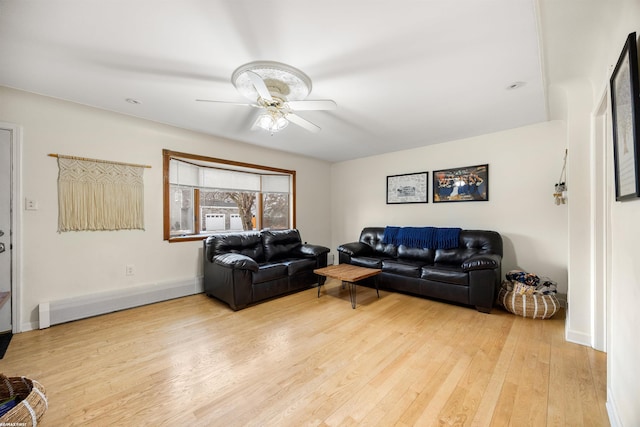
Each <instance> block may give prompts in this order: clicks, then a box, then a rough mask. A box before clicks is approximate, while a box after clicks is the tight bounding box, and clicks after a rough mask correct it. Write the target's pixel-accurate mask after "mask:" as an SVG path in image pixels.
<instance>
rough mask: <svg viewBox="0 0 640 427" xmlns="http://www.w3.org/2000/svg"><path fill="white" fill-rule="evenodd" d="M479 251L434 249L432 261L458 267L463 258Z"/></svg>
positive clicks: (463, 260) (465, 258)
mask: <svg viewBox="0 0 640 427" xmlns="http://www.w3.org/2000/svg"><path fill="white" fill-rule="evenodd" d="M478 253H480V251H479V250H477V249H469V248H467V249H463V248H459V249H436V255H435V258H434V260H433V261H434V263H436V264H448V265H453V266H457V267H460V266H461V265H462V263H463V262H465V260H467V259H468V258H471V257H472V256H474V255H477V254H478Z"/></svg>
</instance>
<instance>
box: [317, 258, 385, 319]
mask: <svg viewBox="0 0 640 427" xmlns="http://www.w3.org/2000/svg"><path fill="white" fill-rule="evenodd" d="M381 271H382V270H380V269H379V268H366V267H359V266H357V265H351V264H338V265H330V266H328V267H324V268H317V269H315V270H313V272H314V273H316V274H319V275H320V276H326V277H331V278H333V279H338V280H340V281H342V285H343V286H344V285H347V286H348V287H349V299H350V300H351V308H356V284H357V282H358V281H360V280H362V279H366V278H367V277H372V276H377V275H378V274H380V272H381ZM375 283H376V293H377V294H378V298H380V291H379V290H378V278H377V277H376V280H375ZM320 286H321V285H318V298H320Z"/></svg>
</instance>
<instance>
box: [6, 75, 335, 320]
mask: <svg viewBox="0 0 640 427" xmlns="http://www.w3.org/2000/svg"><path fill="white" fill-rule="evenodd" d="M0 121H1V122H7V123H14V124H17V125H20V126H22V129H23V156H22V159H23V162H22V173H23V176H22V188H23V196H24V197H28V198H31V199H34V200H36V201H37V202H38V205H39V209H38V210H37V211H24V212H23V232H22V237H23V260H22V261H23V270H24V271H23V274H22V296H23V299H22V310H23V313H22V317H23V318H22V319H19V321H20V322H21V325H22V328H23V329H30V328H32V327H33V326H34V325H36V324H37V323H35V322H37V320H38V318H37V316H38V313H37V307H38V304H39V303H40V302H43V301H53V300H56V299H61V298H68V297H72V296H81V295H91V294H94V293H97V292H104V291H114V290H118V289H123V288H128V287H132V286H138V285H147V284H153V283H161V282H166V281H170V280H181V279H195V278H197V277H199V276H201V275H202V266H201V263H202V249H201V247H202V243H201V242H199V241H197V242H183V243H171V244H170V243H167V242H165V241H163V240H162V218H163V216H162V215H163V212H162V149H163V148H167V149H170V150H175V151H182V152H187V153H194V154H201V155H205V156H212V157H218V158H224V159H229V160H237V161H244V162H248V163H256V164H261V165H268V166H273V167H278V168H284V169H292V170H296V171H297V226H298V228H299V229H300V232H301V235H302V238H303V239H304V240H306V241H308V242H310V243H317V244H322V245H325V246H329V245H330V243H331V242H330V240H329V236H330V208H331V205H330V197H329V191H330V185H329V180H330V178H329V174H330V164H329V163H326V162H323V161H318V160H313V159H309V158H304V157H301V156H296V155H292V154H287V153H283V152H279V151H274V150H268V149H263V148H257V147H255V146H250V145H246V144H243V143H240V142H237V141H229V140H223V139H220V138H215V137H210V136H206V135H202V134H198V133H194V132H189V131H185V130H181V129H177V128H174V127H171V126H166V125H162V124H158V123H154V122H150V121H146V120H141V119H137V118H133V117H128V116H124V115H120V114H115V113H111V112H107V111H103V110H99V109H95V108H90V107H86V106H82V105H78V104H74V103H69V102H65V101H61V100H56V99H52V98H47V97H42V96H38V95H34V94H30V93H26V92H21V91H16V90H12V89H8V88H3V87H0ZM48 153H60V154H66V155H74V156H81V157H90V158H98V159H105V160H114V161H122V162H128V163H138V164H148V165H151V166H152V168H151V169H145V172H144V184H145V205H144V209H145V228H146V229H145V231H139V230H138V231H115V232H109V231H102V232H67V233H61V234H58V233H57V232H56V230H57V218H58V212H57V209H58V203H57V177H58V166H57V162H56V160H55V159H54V158H51V157H48V156H47V154H48ZM20 205H21V206H22V205H23V203H22V202H21V203H20ZM127 264H133V265H135V270H136V274H135V276H125V265H127Z"/></svg>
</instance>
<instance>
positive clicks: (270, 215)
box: [262, 193, 289, 230]
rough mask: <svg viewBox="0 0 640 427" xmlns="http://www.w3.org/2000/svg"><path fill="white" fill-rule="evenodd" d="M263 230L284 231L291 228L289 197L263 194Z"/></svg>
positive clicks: (278, 194) (279, 194) (277, 194)
mask: <svg viewBox="0 0 640 427" xmlns="http://www.w3.org/2000/svg"><path fill="white" fill-rule="evenodd" d="M262 206H263V215H262V228H269V229H275V230H284V229H287V228H289V195H288V194H282V193H263V196H262Z"/></svg>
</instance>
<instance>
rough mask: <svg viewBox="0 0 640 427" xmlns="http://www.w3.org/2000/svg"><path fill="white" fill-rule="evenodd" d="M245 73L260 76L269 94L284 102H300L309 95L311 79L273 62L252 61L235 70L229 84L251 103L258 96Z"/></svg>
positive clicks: (293, 69)
mask: <svg viewBox="0 0 640 427" xmlns="http://www.w3.org/2000/svg"><path fill="white" fill-rule="evenodd" d="M247 71H251V72H253V73H255V74H257V75H258V76H260V78H262V80H264V82H265V84H266V86H267V89H268V90H269V92H270V93H271V94H272V95H274V96H277V97H279V98H282V99H284V100H287V101H298V100H302V99H305V98H306V97H307V96H308V95H309V93H311V79H310V78H309V76H307V75H306V74H305V73H303V72H302V71H300V70H298V69H297V68H294V67H292V66H290V65H287V64H282V63H280V62H275V61H254V62H249V63H248V64H244V65H241V66H240V67H238V68H236V70H235V71H234V72H233V74H232V75H231V83H233V85H234V86H235V87H236V89H237V90H238V92H240V93H241V94H242V96H244V97H245V98H247V99H250V100H252V101H256V100H257V99H258V97H259V94H258V93H257V91H256V89H255V86H254V84H253V83H252V81H251V79H250V78H249V76H248V75H247Z"/></svg>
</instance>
